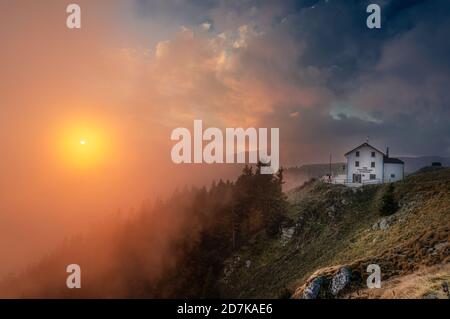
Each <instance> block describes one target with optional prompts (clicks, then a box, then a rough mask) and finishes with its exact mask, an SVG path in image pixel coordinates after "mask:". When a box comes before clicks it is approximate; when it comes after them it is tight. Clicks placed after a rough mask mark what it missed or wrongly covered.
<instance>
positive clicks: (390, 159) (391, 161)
mask: <svg viewBox="0 0 450 319" xmlns="http://www.w3.org/2000/svg"><path fill="white" fill-rule="evenodd" d="M383 161H384V162H385V163H389V164H405V162H403V161H402V160H399V159H398V158H394V157H386V156H385V157H383Z"/></svg>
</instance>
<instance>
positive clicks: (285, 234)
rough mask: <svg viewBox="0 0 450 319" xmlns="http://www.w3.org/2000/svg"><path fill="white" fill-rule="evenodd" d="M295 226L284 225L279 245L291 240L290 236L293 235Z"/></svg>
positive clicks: (284, 244)
mask: <svg viewBox="0 0 450 319" xmlns="http://www.w3.org/2000/svg"><path fill="white" fill-rule="evenodd" d="M294 233H295V227H286V228H283V229H281V238H280V240H281V245H282V246H286V244H287V243H288V242H289V241H290V240H291V238H292V236H294Z"/></svg>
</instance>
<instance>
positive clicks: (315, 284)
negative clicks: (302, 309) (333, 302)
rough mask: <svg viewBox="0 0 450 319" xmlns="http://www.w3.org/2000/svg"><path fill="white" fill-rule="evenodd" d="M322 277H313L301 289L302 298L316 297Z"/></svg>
mask: <svg viewBox="0 0 450 319" xmlns="http://www.w3.org/2000/svg"><path fill="white" fill-rule="evenodd" d="M322 283H323V278H322V277H316V278H314V279H313V280H312V281H311V282H310V283H309V284H308V286H307V287H306V288H305V290H304V291H303V299H316V298H317V296H318V295H319V292H320V288H321V287H322Z"/></svg>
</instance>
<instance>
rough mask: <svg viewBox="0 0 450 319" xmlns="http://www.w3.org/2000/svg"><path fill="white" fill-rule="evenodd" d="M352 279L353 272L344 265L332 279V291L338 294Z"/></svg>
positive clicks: (335, 294)
mask: <svg viewBox="0 0 450 319" xmlns="http://www.w3.org/2000/svg"><path fill="white" fill-rule="evenodd" d="M351 279H352V273H351V271H350V270H349V269H348V268H347V267H342V268H341V269H340V270H339V272H338V273H337V274H336V275H334V276H333V278H332V280H331V288H330V289H331V293H332V294H333V295H334V296H337V295H338V294H339V292H340V291H342V289H344V288H345V287H347V285H348V284H349V283H350V281H351Z"/></svg>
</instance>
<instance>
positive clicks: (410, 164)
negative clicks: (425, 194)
mask: <svg viewBox="0 0 450 319" xmlns="http://www.w3.org/2000/svg"><path fill="white" fill-rule="evenodd" d="M398 158H399V159H401V160H402V161H403V162H405V173H407V174H410V173H414V172H416V171H418V170H419V169H421V168H423V167H426V166H431V163H433V162H440V163H441V164H442V166H444V167H448V166H450V157H441V156H420V157H398Z"/></svg>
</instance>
